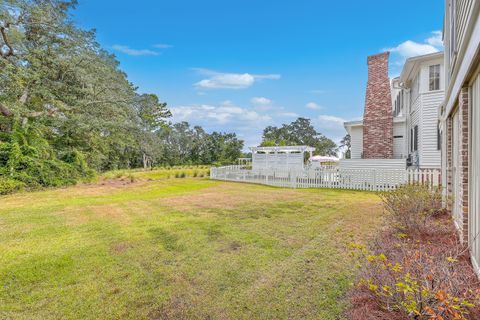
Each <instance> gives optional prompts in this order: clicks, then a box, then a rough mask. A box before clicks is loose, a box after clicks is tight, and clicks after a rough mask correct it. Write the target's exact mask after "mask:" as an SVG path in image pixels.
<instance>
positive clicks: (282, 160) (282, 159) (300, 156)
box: [250, 146, 315, 170]
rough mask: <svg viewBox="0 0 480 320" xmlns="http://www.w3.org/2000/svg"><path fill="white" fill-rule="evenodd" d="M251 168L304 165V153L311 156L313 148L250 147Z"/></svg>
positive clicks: (300, 167)
mask: <svg viewBox="0 0 480 320" xmlns="http://www.w3.org/2000/svg"><path fill="white" fill-rule="evenodd" d="M250 150H251V151H252V169H253V170H262V169H286V170H290V169H296V170H302V169H304V167H305V157H304V154H305V153H309V157H311V156H312V154H313V152H314V151H315V148H313V147H309V146H275V147H251V148H250Z"/></svg>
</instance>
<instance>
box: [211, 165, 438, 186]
mask: <svg viewBox="0 0 480 320" xmlns="http://www.w3.org/2000/svg"><path fill="white" fill-rule="evenodd" d="M210 178H211V179H215V180H224V181H235V182H248V183H258V184H265V185H270V186H276V187H287V188H337V189H354V190H368V191H389V190H394V189H396V188H398V187H399V186H401V185H404V184H407V183H419V184H422V185H427V186H430V187H439V186H440V185H441V176H440V170H438V169H415V170H400V169H340V168H311V169H306V170H301V171H293V170H280V169H269V170H255V171H254V170H246V169H243V167H242V166H226V167H218V168H211V169H210Z"/></svg>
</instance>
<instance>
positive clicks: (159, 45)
mask: <svg viewBox="0 0 480 320" xmlns="http://www.w3.org/2000/svg"><path fill="white" fill-rule="evenodd" d="M153 47H154V48H157V49H170V48H173V46H172V45H171V44H166V43H158V44H154V45H153Z"/></svg>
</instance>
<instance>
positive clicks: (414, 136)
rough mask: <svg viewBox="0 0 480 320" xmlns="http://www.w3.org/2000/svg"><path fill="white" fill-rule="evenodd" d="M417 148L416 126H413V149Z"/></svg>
mask: <svg viewBox="0 0 480 320" xmlns="http://www.w3.org/2000/svg"><path fill="white" fill-rule="evenodd" d="M417 150H418V126H415V127H413V151H417Z"/></svg>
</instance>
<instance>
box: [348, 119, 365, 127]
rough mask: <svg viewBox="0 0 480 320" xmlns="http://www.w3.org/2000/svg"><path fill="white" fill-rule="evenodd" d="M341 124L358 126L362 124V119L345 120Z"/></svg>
mask: <svg viewBox="0 0 480 320" xmlns="http://www.w3.org/2000/svg"><path fill="white" fill-rule="evenodd" d="M343 126H344V127H345V128H346V127H360V126H363V120H356V121H347V122H344V123H343Z"/></svg>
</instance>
